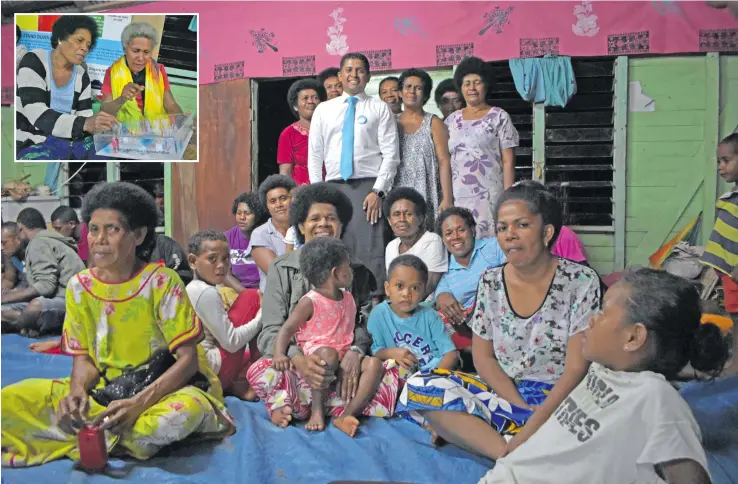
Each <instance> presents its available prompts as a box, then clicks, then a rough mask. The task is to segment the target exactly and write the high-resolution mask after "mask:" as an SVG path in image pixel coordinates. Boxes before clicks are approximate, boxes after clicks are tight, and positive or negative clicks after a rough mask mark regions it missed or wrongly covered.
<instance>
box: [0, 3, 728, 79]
mask: <svg viewBox="0 0 738 484" xmlns="http://www.w3.org/2000/svg"><path fill="white" fill-rule="evenodd" d="M390 5H391V8H389V6H390ZM116 12H121V13H123V12H128V13H162V12H167V13H171V14H179V13H193V12H198V13H199V14H200V18H199V21H198V29H199V35H200V83H201V84H210V83H213V82H220V81H226V80H229V79H238V78H243V77H289V76H309V75H314V74H316V73H317V72H319V71H321V70H322V69H324V68H326V67H330V66H336V65H338V62H339V59H340V56H341V55H343V54H344V53H346V52H355V51H361V52H363V53H365V54H366V55H367V57H368V58H369V59H370V62H371V65H372V68H373V69H374V70H390V69H392V70H398V69H405V68H409V67H426V68H427V67H435V66H449V65H454V64H457V63H458V62H459V61H460V60H461V59H462V58H463V57H464V56H467V55H476V56H479V57H482V58H484V59H487V60H500V59H510V58H519V57H532V56H541V55H545V54H560V55H569V56H604V55H641V54H677V53H697V52H738V21H737V20H736V19H735V18H734V17H733V16H732V15H731V13H730V12H728V11H727V10H716V9H713V8H711V7H709V6H707V5H706V4H704V3H703V2H668V1H650V2H648V1H638V2H599V1H594V2H592V1H589V0H581V1H578V2H559V1H556V2H422V3H421V2H396V3H392V4H390V3H385V2H155V3H149V4H143V5H138V6H133V7H129V8H125V9H118V10H116ZM13 39H14V33H13V26H12V25H5V26H3V27H2V41H3V42H2V74H3V80H2V86H9V85H12V79H13V72H12V69H13V65H14V60H13V56H14V51H13V49H12V47H13V43H14V42H13Z"/></svg>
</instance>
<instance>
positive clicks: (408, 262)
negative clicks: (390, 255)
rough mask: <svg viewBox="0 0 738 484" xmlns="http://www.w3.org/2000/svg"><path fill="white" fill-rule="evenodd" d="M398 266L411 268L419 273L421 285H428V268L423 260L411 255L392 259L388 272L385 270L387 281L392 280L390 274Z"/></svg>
mask: <svg viewBox="0 0 738 484" xmlns="http://www.w3.org/2000/svg"><path fill="white" fill-rule="evenodd" d="M400 266H402V267H412V268H413V269H415V270H416V271H418V273H420V279H422V280H423V284H428V266H427V265H425V262H423V259H421V258H420V257H418V256H417V255H412V254H403V255H400V256H397V257H395V258H394V259H392V262H390V265H389V270H387V280H390V279H391V278H392V273H393V272H394V271H395V269H396V268H398V267H400Z"/></svg>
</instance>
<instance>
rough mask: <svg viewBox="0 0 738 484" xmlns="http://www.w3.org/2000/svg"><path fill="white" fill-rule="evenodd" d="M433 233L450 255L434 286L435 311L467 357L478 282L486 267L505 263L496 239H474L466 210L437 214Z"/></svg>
mask: <svg viewBox="0 0 738 484" xmlns="http://www.w3.org/2000/svg"><path fill="white" fill-rule="evenodd" d="M436 232H437V233H438V235H440V236H441V238H442V240H443V244H444V245H445V246H446V249H448V251H449V253H450V254H451V261H450V262H449V264H448V272H447V273H445V274H444V275H443V276H441V280H440V281H439V283H438V286H437V287H436V294H435V297H436V308H437V309H438V312H439V313H441V318H442V319H443V320H444V322H445V323H446V329H447V330H448V331H449V332H450V333H451V339H452V340H453V342H454V344H455V345H456V347H457V348H458V349H460V350H469V351H466V352H462V357H466V356H470V355H469V354H468V353H470V350H471V343H472V332H471V329H470V328H469V326H468V322H469V319H470V316H471V311H472V309H474V302H475V301H476V300H477V288H478V286H479V279H481V277H482V274H484V272H485V271H486V270H487V269H489V268H490V267H496V266H499V265H501V264H502V263H503V262H505V254H504V253H503V252H502V249H501V248H500V243H499V242H498V241H497V239H496V238H494V237H493V238H489V239H477V235H476V232H477V222H476V221H475V220H474V216H473V215H472V213H471V211H470V210H469V209H466V208H461V207H451V208H449V209H446V210H444V211H443V212H441V214H440V215H439V216H438V220H437V221H436ZM464 361H465V363H466V361H467V359H466V358H465V359H464ZM465 366H471V365H469V364H466V365H465Z"/></svg>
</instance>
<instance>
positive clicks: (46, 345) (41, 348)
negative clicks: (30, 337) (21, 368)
mask: <svg viewBox="0 0 738 484" xmlns="http://www.w3.org/2000/svg"><path fill="white" fill-rule="evenodd" d="M59 346H61V341H59V340H58V339H52V340H51V341H39V342H37V343H31V344H30V345H28V347H29V348H30V349H31V351H33V352H34V353H44V352H46V351H49V350H55V349H56V348H58V347H59Z"/></svg>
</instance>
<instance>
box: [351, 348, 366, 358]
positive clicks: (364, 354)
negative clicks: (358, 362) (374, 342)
mask: <svg viewBox="0 0 738 484" xmlns="http://www.w3.org/2000/svg"><path fill="white" fill-rule="evenodd" d="M349 350H350V351H355V352H357V353H359V356H366V353H364V351H363V350H362V349H361V348H359V347H358V346H352V347H351V348H349Z"/></svg>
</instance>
